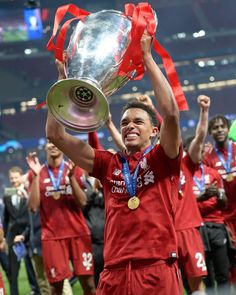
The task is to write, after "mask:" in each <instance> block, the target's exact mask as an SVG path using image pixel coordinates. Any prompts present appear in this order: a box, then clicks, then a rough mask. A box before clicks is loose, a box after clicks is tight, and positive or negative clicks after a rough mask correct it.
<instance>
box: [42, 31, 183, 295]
mask: <svg viewBox="0 0 236 295" xmlns="http://www.w3.org/2000/svg"><path fill="white" fill-rule="evenodd" d="M141 48H142V52H143V61H144V65H145V67H146V71H147V73H148V75H149V78H150V79H151V82H152V85H153V89H154V92H155V96H156V100H157V104H158V107H159V109H160V111H161V114H162V118H163V121H162V125H161V130H160V144H158V145H155V146H154V147H153V146H152V145H151V141H152V138H154V137H155V136H156V135H157V134H158V124H157V122H156V121H155V120H153V116H154V117H155V114H154V115H152V110H151V109H149V108H148V107H146V106H144V105H143V104H142V103H140V104H139V103H135V104H130V105H128V106H127V107H126V108H125V109H124V111H123V114H122V118H121V135H122V140H123V143H124V145H125V147H126V151H125V153H123V154H121V153H117V154H112V153H110V152H109V151H101V150H96V149H93V148H92V147H91V146H90V145H88V144H87V143H85V142H83V141H81V140H79V139H78V138H75V137H73V136H71V135H69V134H68V133H66V132H65V129H64V127H63V126H62V125H61V124H60V123H58V122H57V121H56V120H55V119H54V118H53V117H52V115H51V114H50V113H48V119H47V124H46V133H47V137H48V138H49V139H50V140H51V141H52V142H53V143H54V144H55V145H56V146H57V147H58V148H59V149H60V150H62V151H63V152H64V153H65V154H66V155H67V156H68V157H69V158H70V159H71V160H72V161H73V162H74V163H75V164H77V165H79V166H81V167H82V168H83V169H85V170H87V171H88V172H89V173H91V175H92V176H94V177H96V178H98V179H99V180H100V181H101V183H102V185H103V188H104V199H105V210H106V225H105V241H104V260H105V269H104V271H103V273H102V274H101V276H100V282H99V285H98V289H97V291H96V294H97V295H101V294H103V295H120V294H136V295H144V294H148V295H156V294H159V295H172V294H175V295H179V294H181V282H180V279H179V275H178V269H177V265H176V259H177V243H176V234H175V229H174V215H175V204H176V202H177V198H178V183H179V172H180V160H181V157H182V152H181V148H180V143H181V137H180V128H179V111H178V107H177V104H176V101H175V98H174V96H173V93H172V91H171V88H170V86H169V84H168V82H167V80H166V79H165V77H164V76H163V74H162V72H161V71H160V69H159V68H158V66H157V65H156V63H155V61H154V60H153V58H152V55H151V37H150V36H148V35H146V34H145V35H143V37H142V40H141ZM57 65H58V69H59V79H64V78H65V73H64V67H63V64H61V63H59V62H57Z"/></svg>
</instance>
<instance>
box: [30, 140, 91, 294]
mask: <svg viewBox="0 0 236 295" xmlns="http://www.w3.org/2000/svg"><path fill="white" fill-rule="evenodd" d="M46 153H47V161H46V163H45V164H44V165H43V166H41V165H40V163H39V161H38V158H37V157H36V156H35V154H30V155H29V156H28V157H27V162H28V165H29V167H30V169H31V171H32V180H31V186H30V194H29V207H30V208H31V209H32V210H36V209H37V208H40V217H41V227H42V236H41V238H42V255H43V260H44V266H45V270H46V274H47V277H48V281H49V283H50V285H51V287H52V295H61V294H62V289H63V282H64V280H65V279H66V278H69V277H71V269H70V264H69V261H70V260H71V262H72V265H73V269H74V273H75V274H76V275H78V276H79V280H80V283H81V285H82V287H83V290H84V295H91V294H95V286H94V281H93V276H92V274H93V259H92V250H91V237H90V232H89V229H88V227H87V225H86V222H85V219H84V217H83V214H82V211H81V209H80V207H82V206H84V205H85V204H86V195H85V194H84V192H83V190H82V189H81V187H80V185H81V184H82V183H81V176H82V172H81V169H80V168H78V167H75V166H74V165H72V163H68V162H66V161H65V160H64V159H63V153H62V152H61V151H60V150H58V149H57V148H56V147H55V146H54V145H53V144H52V143H51V142H48V143H47V145H46Z"/></svg>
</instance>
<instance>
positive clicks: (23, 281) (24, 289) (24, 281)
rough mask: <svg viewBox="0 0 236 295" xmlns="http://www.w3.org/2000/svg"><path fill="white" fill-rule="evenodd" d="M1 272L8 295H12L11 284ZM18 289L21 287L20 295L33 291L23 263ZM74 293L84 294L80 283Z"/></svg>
mask: <svg viewBox="0 0 236 295" xmlns="http://www.w3.org/2000/svg"><path fill="white" fill-rule="evenodd" d="M1 272H2V276H3V281H4V285H5V288H6V294H7V295H10V291H9V283H8V280H7V278H6V274H5V272H4V271H3V270H2V269H1ZM18 287H19V294H20V295H28V294H29V293H30V291H31V289H30V286H29V282H28V278H27V274H26V270H25V264H24V262H23V261H22V262H21V267H20V271H19V276H18ZM73 293H74V295H82V294H83V292H82V289H81V286H80V283H79V282H76V283H75V284H74V286H73Z"/></svg>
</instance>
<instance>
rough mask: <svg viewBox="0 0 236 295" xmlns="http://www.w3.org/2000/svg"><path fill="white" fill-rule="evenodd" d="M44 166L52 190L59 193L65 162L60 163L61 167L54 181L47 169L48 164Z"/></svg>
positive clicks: (50, 171)
mask: <svg viewBox="0 0 236 295" xmlns="http://www.w3.org/2000/svg"><path fill="white" fill-rule="evenodd" d="M46 166H47V168H48V174H49V177H50V179H51V182H52V186H53V188H54V190H55V191H59V187H60V183H61V179H62V175H63V172H64V167H65V161H64V160H63V161H62V162H61V165H60V167H59V171H58V174H57V178H56V179H55V177H54V175H53V172H52V170H51V169H50V168H49V166H48V163H46Z"/></svg>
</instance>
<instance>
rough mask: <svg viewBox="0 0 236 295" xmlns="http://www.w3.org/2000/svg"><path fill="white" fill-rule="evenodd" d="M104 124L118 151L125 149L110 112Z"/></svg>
mask: <svg viewBox="0 0 236 295" xmlns="http://www.w3.org/2000/svg"><path fill="white" fill-rule="evenodd" d="M106 126H107V129H108V131H109V132H110V134H111V137H112V139H113V141H114V143H115V145H116V146H117V148H118V149H119V151H121V152H122V151H124V150H125V146H124V144H123V141H122V138H121V134H120V132H119V131H118V130H117V128H116V126H115V124H114V122H113V121H112V117H111V113H110V114H109V117H108V119H107V122H106Z"/></svg>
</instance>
